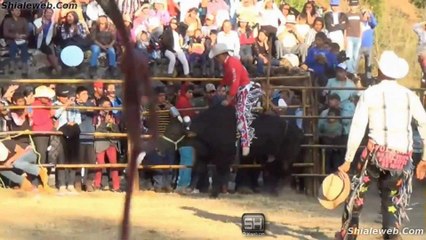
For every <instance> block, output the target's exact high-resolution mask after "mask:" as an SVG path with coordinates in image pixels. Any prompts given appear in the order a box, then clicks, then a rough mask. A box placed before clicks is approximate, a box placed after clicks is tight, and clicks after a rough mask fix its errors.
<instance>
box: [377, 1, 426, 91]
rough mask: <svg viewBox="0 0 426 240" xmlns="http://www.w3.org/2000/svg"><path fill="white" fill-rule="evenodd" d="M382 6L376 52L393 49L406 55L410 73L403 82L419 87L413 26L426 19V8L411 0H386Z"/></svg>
mask: <svg viewBox="0 0 426 240" xmlns="http://www.w3.org/2000/svg"><path fill="white" fill-rule="evenodd" d="M380 7H381V8H382V13H383V14H382V16H381V17H380V19H379V21H380V22H379V25H378V28H377V31H376V32H377V38H376V52H377V53H381V52H382V51H383V50H386V49H391V50H394V51H395V52H396V53H397V54H399V55H400V56H402V57H404V58H405V59H406V60H407V61H408V63H409V64H410V73H409V75H408V76H407V77H406V78H405V79H404V80H401V83H402V84H403V85H405V86H407V87H419V86H420V84H419V79H420V67H419V66H418V62H417V55H416V47H417V41H418V39H417V36H416V34H415V33H414V32H413V30H412V26H413V24H414V23H416V22H419V21H420V20H421V19H426V18H425V17H426V10H424V9H423V10H419V9H416V8H415V7H414V6H413V5H412V4H411V3H410V2H409V0H386V1H385V3H382V4H381V6H380ZM376 56H378V54H377V55H376Z"/></svg>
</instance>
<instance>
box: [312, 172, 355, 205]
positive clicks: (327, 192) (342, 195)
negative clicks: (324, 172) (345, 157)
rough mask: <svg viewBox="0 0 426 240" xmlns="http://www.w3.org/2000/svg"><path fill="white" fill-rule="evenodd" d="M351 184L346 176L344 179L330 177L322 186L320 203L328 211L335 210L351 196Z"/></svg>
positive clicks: (319, 197)
mask: <svg viewBox="0 0 426 240" xmlns="http://www.w3.org/2000/svg"><path fill="white" fill-rule="evenodd" d="M350 190H351V182H350V180H349V177H348V176H347V175H346V176H345V178H344V179H342V178H340V177H339V175H337V174H330V175H328V176H327V177H326V178H325V179H324V181H323V182H322V184H321V188H320V191H319V196H318V201H319V202H320V204H321V205H322V206H323V207H325V208H327V209H335V208H336V207H338V206H339V205H340V204H341V203H343V202H344V201H345V200H346V198H347V197H348V196H349V192H350Z"/></svg>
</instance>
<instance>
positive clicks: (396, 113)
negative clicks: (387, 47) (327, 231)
mask: <svg viewBox="0 0 426 240" xmlns="http://www.w3.org/2000/svg"><path fill="white" fill-rule="evenodd" d="M408 71H409V66H408V63H407V61H406V60H404V59H402V58H399V57H398V56H397V55H396V54H395V53H394V52H392V51H385V52H383V54H382V55H381V57H380V60H379V77H378V78H379V80H380V81H381V82H380V83H379V84H377V85H375V86H373V87H370V88H368V89H367V90H365V92H364V93H363V95H362V96H361V98H360V100H359V102H358V105H357V107H356V110H355V114H354V117H353V121H352V126H351V129H350V133H349V139H348V144H347V152H346V156H345V163H343V164H342V165H341V166H340V167H339V172H338V173H339V175H340V176H341V177H344V176H345V175H346V174H344V173H346V172H348V171H349V168H350V165H351V162H352V160H353V159H354V156H355V153H356V152H357V149H358V147H359V145H360V142H361V140H362V138H363V137H364V133H365V129H366V127H367V124H368V126H369V132H368V136H369V141H368V144H367V147H366V148H365V149H364V151H363V153H362V155H361V163H360V164H359V165H358V171H357V176H355V177H354V178H353V179H352V181H353V183H354V181H358V180H359V183H360V184H361V185H360V187H358V188H357V190H355V191H354V186H355V185H357V184H356V183H357V182H355V184H353V186H352V187H353V188H352V191H351V195H350V196H352V197H349V198H348V199H347V200H346V204H345V210H344V214H343V219H342V220H343V225H342V228H341V231H340V232H339V233H337V234H336V239H356V237H357V232H356V229H358V224H359V214H360V212H361V210H362V207H363V204H364V196H365V193H366V192H367V190H368V186H369V184H370V182H371V180H372V179H373V178H374V179H377V180H378V183H379V184H378V186H379V191H380V197H381V203H382V208H381V211H382V218H383V219H382V226H383V229H384V232H385V234H384V236H383V238H384V239H400V236H399V234H398V233H399V232H400V231H401V224H402V219H403V218H407V219H408V217H407V213H406V207H407V206H408V204H409V201H410V195H411V192H412V186H411V185H412V182H411V180H412V175H413V169H414V165H413V162H412V159H411V154H412V151H413V146H412V145H413V133H412V127H411V121H412V119H413V118H414V119H415V120H416V121H417V122H418V125H419V126H418V129H419V132H420V135H421V137H422V140H423V142H424V143H425V142H426V141H425V138H426V113H425V110H424V108H423V106H422V104H421V102H420V100H419V98H418V97H417V96H416V95H415V94H414V93H413V92H411V91H410V90H409V89H407V88H405V87H403V86H401V85H399V84H398V83H397V82H396V79H401V78H404V77H405V76H406V75H407V74H408ZM422 159H423V161H420V163H419V164H418V165H417V170H416V175H417V178H418V179H420V180H422V179H424V178H425V174H426V151H423V158H422ZM364 164H365V166H366V167H365V168H363V170H360V165H364ZM364 171H366V172H364ZM364 174H365V175H364ZM359 176H364V177H359ZM346 177H347V175H346ZM351 198H353V199H351ZM352 203H353V204H352Z"/></svg>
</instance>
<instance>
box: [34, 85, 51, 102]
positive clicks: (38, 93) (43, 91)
mask: <svg viewBox="0 0 426 240" xmlns="http://www.w3.org/2000/svg"><path fill="white" fill-rule="evenodd" d="M54 96H55V91H53V89H51V88H49V87H46V86H44V85H42V86H39V87H37V88H36V89H35V94H34V97H35V98H42V97H44V98H50V99H52V98H53V97H54Z"/></svg>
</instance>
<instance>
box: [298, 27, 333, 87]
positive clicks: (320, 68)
mask: <svg viewBox="0 0 426 240" xmlns="http://www.w3.org/2000/svg"><path fill="white" fill-rule="evenodd" d="M326 43H327V36H326V34H325V33H323V32H319V33H317V35H315V42H314V44H315V45H314V46H312V47H311V48H310V49H309V50H308V56H307V57H306V61H305V64H306V65H307V66H308V68H309V69H311V70H312V71H313V76H314V78H313V79H314V81H315V83H316V85H318V86H321V87H323V86H325V85H326V84H327V80H328V76H327V72H329V71H333V70H334V68H335V66H336V65H337V56H336V55H335V54H333V53H332V52H331V51H330V49H329V48H328V47H327V44H326Z"/></svg>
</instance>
